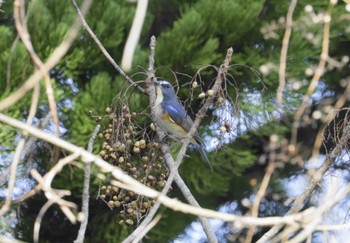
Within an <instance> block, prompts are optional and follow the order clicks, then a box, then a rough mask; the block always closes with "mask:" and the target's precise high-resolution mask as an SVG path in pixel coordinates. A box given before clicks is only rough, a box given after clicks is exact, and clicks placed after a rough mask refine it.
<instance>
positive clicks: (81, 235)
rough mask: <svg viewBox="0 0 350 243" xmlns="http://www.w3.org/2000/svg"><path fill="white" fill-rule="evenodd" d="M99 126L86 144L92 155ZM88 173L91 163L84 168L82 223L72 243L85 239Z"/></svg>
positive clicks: (88, 185)
mask: <svg viewBox="0 0 350 243" xmlns="http://www.w3.org/2000/svg"><path fill="white" fill-rule="evenodd" d="M100 128H101V125H97V126H96V127H95V130H94V132H93V133H92V135H91V137H90V140H89V144H88V149H87V151H88V152H90V153H92V149H93V145H94V141H95V138H96V136H97V133H98V132H99V131H100ZM90 173H91V163H90V162H87V163H86V165H85V168H84V184H83V195H82V207H81V208H82V210H81V211H82V213H83V221H82V222H81V224H80V228H79V231H78V237H77V239H76V240H75V241H74V242H76V243H80V242H84V237H85V231H86V226H87V224H88V221H89V198H90V193H89V187H90Z"/></svg>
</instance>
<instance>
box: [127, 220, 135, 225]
mask: <svg viewBox="0 0 350 243" xmlns="http://www.w3.org/2000/svg"><path fill="white" fill-rule="evenodd" d="M125 223H126V224H128V225H133V224H134V221H132V220H131V219H127V220H125Z"/></svg>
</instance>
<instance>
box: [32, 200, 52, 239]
mask: <svg viewBox="0 0 350 243" xmlns="http://www.w3.org/2000/svg"><path fill="white" fill-rule="evenodd" d="M53 203H54V202H52V201H47V202H46V203H45V204H44V206H42V208H41V209H40V211H39V213H38V216H37V217H36V220H35V223H34V230H33V241H34V242H35V243H37V242H39V232H40V226H41V221H42V219H43V217H44V214H45V213H46V211H47V210H48V209H49V208H50V207H51V205H52V204H53Z"/></svg>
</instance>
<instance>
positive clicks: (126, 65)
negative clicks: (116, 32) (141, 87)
mask: <svg viewBox="0 0 350 243" xmlns="http://www.w3.org/2000/svg"><path fill="white" fill-rule="evenodd" d="M147 5H148V0H138V1H137V8H136V12H135V16H134V21H133V22H132V26H131V30H130V32H129V36H128V39H127V40H126V44H125V47H124V52H123V57H122V62H121V66H122V67H123V69H124V70H126V71H130V69H131V66H132V60H133V56H134V53H135V49H136V46H137V42H138V41H139V39H140V35H141V30H142V26H143V23H144V21H145V17H146V12H147Z"/></svg>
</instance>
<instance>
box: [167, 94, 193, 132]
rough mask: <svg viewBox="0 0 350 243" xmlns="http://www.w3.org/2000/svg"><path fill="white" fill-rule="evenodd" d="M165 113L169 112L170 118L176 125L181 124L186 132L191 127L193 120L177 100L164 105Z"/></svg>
mask: <svg viewBox="0 0 350 243" xmlns="http://www.w3.org/2000/svg"><path fill="white" fill-rule="evenodd" d="M164 108H165V109H164V110H165V111H166V113H168V114H169V116H170V118H171V119H172V120H173V121H174V122H175V123H176V124H178V125H180V126H182V127H183V129H184V130H185V131H186V132H188V131H189V130H190V129H191V126H192V124H193V121H192V119H191V117H190V116H188V115H187V114H186V111H185V109H184V107H183V106H182V105H181V104H180V102H179V101H177V102H172V104H169V103H168V104H167V105H166V106H165V107H164Z"/></svg>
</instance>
